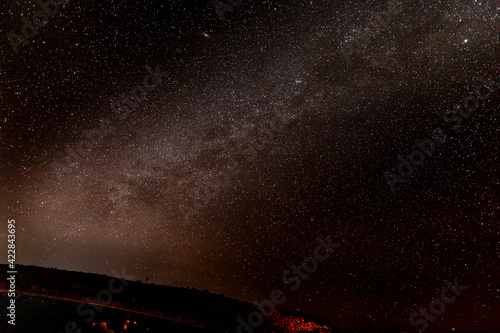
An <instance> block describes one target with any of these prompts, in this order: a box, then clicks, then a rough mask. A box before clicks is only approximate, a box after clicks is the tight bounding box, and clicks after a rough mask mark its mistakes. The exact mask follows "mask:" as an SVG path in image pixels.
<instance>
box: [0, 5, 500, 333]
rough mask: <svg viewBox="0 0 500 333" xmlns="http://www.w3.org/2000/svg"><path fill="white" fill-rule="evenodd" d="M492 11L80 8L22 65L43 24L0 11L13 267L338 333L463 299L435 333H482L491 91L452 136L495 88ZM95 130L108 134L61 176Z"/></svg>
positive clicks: (491, 263) (494, 286) (54, 25)
mask: <svg viewBox="0 0 500 333" xmlns="http://www.w3.org/2000/svg"><path fill="white" fill-rule="evenodd" d="M394 4H396V5H397V6H399V7H398V8H400V10H399V12H398V13H392V15H391V16H390V17H389V18H387V16H381V15H382V14H381V13H385V14H386V13H387V11H388V10H389V9H388V8H391V6H393V5H394ZM495 6H496V5H495V3H494V2H493V1H477V2H476V1H461V2H451V1H449V2H439V3H436V2H434V1H408V2H405V3H403V4H400V3H399V2H396V1H392V2H386V1H380V2H372V1H358V2H354V1H352V2H343V3H339V2H336V1H283V2H278V1H262V2H261V3H260V4H255V3H254V2H253V1H246V0H243V1H242V3H241V4H240V5H239V6H237V7H235V8H234V10H233V12H232V13H226V14H225V16H226V17H227V19H224V20H223V19H221V18H220V17H219V15H218V14H217V13H216V11H215V9H214V7H213V5H212V4H211V3H209V2H204V1H200V2H199V3H198V4H192V3H189V4H188V2H187V1H186V2H183V1H172V2H171V3H170V4H163V3H162V2H161V1H122V2H118V1H112V2H111V4H101V3H99V2H95V1H87V2H79V1H76V0H74V1H69V2H68V3H67V4H66V5H64V7H61V9H60V15H57V16H55V17H53V18H51V19H50V20H49V22H48V23H47V24H46V26H44V27H41V28H39V31H38V34H37V35H36V36H35V37H33V38H32V39H30V41H29V42H28V43H26V44H24V45H21V46H19V52H18V53H15V52H14V51H13V48H12V46H11V43H10V42H9V40H8V38H7V34H8V32H11V31H13V32H15V33H18V34H21V27H22V24H23V23H22V21H21V15H26V16H30V15H31V14H32V13H34V12H36V11H38V10H39V8H38V7H37V5H36V4H28V3H23V4H22V3H18V2H13V1H7V2H5V3H4V4H2V7H1V10H2V22H1V36H2V39H1V40H2V44H1V47H2V60H1V72H0V75H1V81H0V83H1V86H0V89H1V91H0V97H1V99H2V101H3V103H2V106H1V107H0V110H1V117H0V123H1V132H0V138H1V147H2V150H1V158H2V160H1V161H2V164H1V173H2V178H1V183H0V185H1V189H2V199H1V203H2V210H1V213H0V216H1V218H2V220H3V221H6V220H7V219H8V218H12V217H14V218H15V219H16V223H17V228H18V237H19V240H18V242H17V247H18V249H19V254H18V263H20V264H28V265H38V266H43V267H57V268H60V269H67V270H77V271H85V272H96V273H101V274H109V273H110V272H111V270H112V269H113V268H116V269H118V268H120V267H126V268H127V269H128V271H129V272H130V274H133V275H135V276H137V277H140V278H141V279H142V280H145V279H146V277H150V281H151V282H154V283H158V284H168V285H176V286H189V287H195V288H198V289H208V290H209V291H212V292H215V293H220V294H224V295H226V296H230V297H234V298H239V299H244V300H248V301H253V300H261V299H265V298H267V297H269V293H270V291H271V290H273V289H274V288H282V289H283V290H287V301H286V302H285V303H284V304H282V305H281V306H280V308H281V309H284V310H290V311H295V312H300V313H303V314H305V315H309V316H313V317H314V318H318V319H320V320H323V321H325V322H326V323H327V324H328V325H329V326H331V327H333V328H335V329H338V330H340V331H343V330H348V329H360V330H363V329H365V330H366V329H367V328H368V327H370V328H374V327H379V328H380V327H383V328H384V329H385V330H386V331H389V330H394V331H396V330H399V329H403V328H406V329H409V328H410V326H409V324H408V317H409V316H410V314H411V312H412V311H414V310H417V308H418V307H420V306H422V307H423V306H427V304H429V301H430V300H432V299H433V298H435V297H437V296H436V294H437V291H436V290H439V288H441V287H442V285H443V279H447V280H450V281H452V280H453V279H454V278H455V277H457V276H458V277H459V279H460V280H461V281H464V283H466V284H467V285H468V286H470V288H468V289H467V291H464V293H463V295H462V296H460V297H459V298H457V301H456V303H454V304H453V305H449V309H448V306H447V309H446V311H445V313H444V314H443V315H442V316H440V318H443V319H440V320H438V321H436V322H434V323H431V324H430V325H433V327H432V328H434V329H435V330H440V329H441V330H444V329H445V328H446V329H448V330H449V329H451V328H452V327H454V328H457V329H461V330H469V331H474V330H476V331H479V330H481V329H483V330H488V327H489V326H488V325H492V324H491V323H492V321H493V320H496V323H497V324H498V309H496V310H495V306H496V307H498V296H499V289H498V278H499V277H500V271H499V269H498V267H497V264H498V259H499V255H500V251H499V246H498V236H499V232H500V230H499V229H498V221H499V213H498V209H499V207H500V205H499V197H498V185H499V173H498V166H497V165H498V162H499V161H498V143H499V139H498V125H499V119H498V101H499V98H498V95H499V93H500V89H498V88H495V87H493V88H491V91H494V93H492V94H491V96H490V97H489V98H488V99H486V100H485V101H484V102H482V104H481V106H480V108H479V109H478V110H477V111H475V112H474V114H473V115H472V116H471V117H470V118H468V119H466V120H464V121H463V124H462V126H461V127H460V128H459V129H457V130H451V129H450V127H449V126H448V125H447V124H446V123H445V122H444V121H443V115H444V114H447V113H453V112H454V111H453V105H454V104H455V103H459V102H460V101H461V100H463V99H464V97H466V96H468V95H470V94H471V93H472V92H473V91H474V88H475V87H476V86H477V85H478V84H479V83H478V82H479V81H478V79H480V78H486V77H488V75H492V76H491V77H493V78H494V80H498V75H499V74H500V72H499V67H498V65H499V63H498V55H499V52H498V41H499V32H500V30H499V19H500V17H499V11H498V10H497V8H495ZM385 14H384V15H385ZM4 17H5V19H4ZM380 17H385V21H384V22H382V23H383V24H382V23H381V22H380ZM374 22H378V23H374ZM360 44H362V46H361V47H360V48H358V49H356V50H357V51H356V52H355V53H352V54H346V49H348V48H349V47H352V46H353V45H360ZM147 66H149V67H150V68H157V67H158V68H160V69H161V71H163V72H165V74H164V76H163V79H162V80H161V83H160V84H158V85H157V86H156V87H155V88H153V89H151V90H150V91H148V93H147V96H146V98H144V100H142V101H141V102H138V103H137V107H135V108H133V110H130V108H129V109H128V111H127V109H126V108H125V107H124V108H123V109H121V110H122V111H123V110H125V111H126V112H128V114H127V116H126V117H124V119H122V120H120V113H119V112H122V111H116V109H114V106H112V101H116V100H117V99H120V98H121V96H126V95H127V94H130V92H131V91H132V90H133V89H134V87H136V86H138V85H141V84H142V82H143V80H144V77H145V76H146V75H148V70H147V69H146V67H147ZM495 89H496V90H495ZM122 104H125V103H124V102H122ZM122 116H123V114H122ZM102 119H110V120H111V124H112V126H113V130H112V131H110V132H109V133H108V134H106V135H105V136H103V138H102V140H100V142H99V144H97V145H94V146H92V148H91V149H90V152H89V155H88V156H86V157H84V158H82V159H81V161H80V162H79V163H76V164H74V165H71V166H69V168H67V170H66V171H65V172H63V173H60V172H58V169H60V168H61V166H68V163H67V159H68V154H69V153H68V151H71V150H75V149H76V147H78V145H79V144H80V143H81V142H82V141H84V140H86V137H85V133H86V132H87V131H92V130H95V129H96V128H99V126H100V125H99V124H100V121H102ZM436 127H440V128H442V129H443V130H444V131H445V134H446V138H447V140H446V142H444V143H443V144H440V145H439V147H437V148H436V152H435V153H434V154H433V155H432V157H429V158H428V159H427V160H426V162H425V163H424V165H422V166H421V167H418V168H417V170H416V172H415V173H414V174H412V176H411V177H409V179H408V181H405V182H404V184H400V185H398V187H397V191H395V192H393V191H391V189H390V187H389V186H388V184H387V182H386V180H385V179H384V176H383V174H384V172H386V171H391V170H394V169H395V168H396V167H397V165H398V164H397V163H398V161H397V159H396V157H397V156H398V155H405V154H408V153H409V152H411V150H412V149H414V146H415V144H414V141H415V140H417V139H425V138H427V137H430V135H431V134H430V133H431V131H432V130H433V129H434V128H436ZM68 149H69V150H68ZM181 207H184V210H183V209H181ZM186 207H187V209H188V210H189V211H190V212H191V213H189V214H186V213H185V209H186ZM0 232H1V231H0ZM328 235H331V237H332V239H333V240H334V241H335V242H337V243H339V244H340V247H339V248H337V249H335V254H334V255H332V256H331V257H330V258H329V259H328V260H326V261H325V262H323V263H321V264H320V266H319V267H318V270H317V271H316V272H315V273H314V275H311V277H310V278H309V279H307V280H305V281H304V282H303V285H302V286H301V288H300V289H299V290H297V291H296V292H292V291H290V290H289V287H288V286H286V285H285V284H284V282H283V281H282V275H283V273H284V272H285V271H286V270H287V269H288V268H289V267H290V266H291V265H293V264H295V263H299V262H301V261H302V260H303V258H305V257H308V256H310V255H311V251H312V250H313V249H314V247H315V246H316V238H317V237H319V236H322V237H326V236H328ZM2 262H4V261H2ZM495 297H497V298H496V299H495ZM495 304H496V305H495ZM495 311H496V312H495ZM494 318H496V319H494Z"/></svg>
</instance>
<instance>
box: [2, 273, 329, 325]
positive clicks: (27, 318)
mask: <svg viewBox="0 0 500 333" xmlns="http://www.w3.org/2000/svg"><path fill="white" fill-rule="evenodd" d="M16 269H17V271H18V274H17V277H16V297H17V298H16V330H15V332H54V333H60V332H64V333H66V332H68V333H73V332H74V333H77V332H78V329H80V330H81V332H82V333H83V332H89V333H91V332H114V333H119V332H123V333H125V332H127V333H128V332H141V333H142V332H166V331H168V332H237V331H238V322H237V320H236V318H238V316H241V317H242V318H247V317H248V314H249V313H251V312H253V311H256V310H257V307H256V306H254V305H253V304H251V303H248V302H243V301H239V300H236V299H233V298H229V297H226V296H223V295H217V294H213V293H210V292H208V291H207V290H197V289H192V288H181V287H170V286H163V285H156V284H154V283H148V284H146V283H142V282H141V281H128V280H123V279H122V280H119V279H116V278H114V277H109V276H106V275H99V274H90V273H82V272H70V271H64V270H59V269H55V268H42V267H36V266H22V265H16ZM7 271H8V269H7V265H0V291H1V292H2V301H1V303H0V311H1V312H2V315H1V317H2V318H1V325H2V326H0V328H1V329H0V331H1V332H8V331H9V329H12V328H13V327H12V325H7V323H6V322H7V319H8V318H7V319H6V318H5V310H6V307H7V302H8V301H9V298H8V297H7V293H6V291H7V289H8V286H7V284H6V282H7V280H6V278H7V273H6V272H7ZM71 322H74V323H76V324H71ZM68 323H69V324H68ZM68 325H69V328H67V330H66V331H65V328H66V327H67V326H68ZM71 325H76V326H77V328H74V327H71ZM245 331H246V330H241V332H245ZM255 332H277V333H280V332H286V333H293V332H331V330H330V329H329V328H327V327H326V326H320V325H317V324H316V323H314V322H310V321H309V322H308V321H306V320H304V319H303V318H300V317H298V316H293V315H285V314H283V313H281V312H278V311H274V312H273V313H272V314H271V316H270V317H269V318H268V319H267V320H265V321H264V323H263V324H262V325H260V326H259V327H258V329H257V328H256V329H255Z"/></svg>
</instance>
